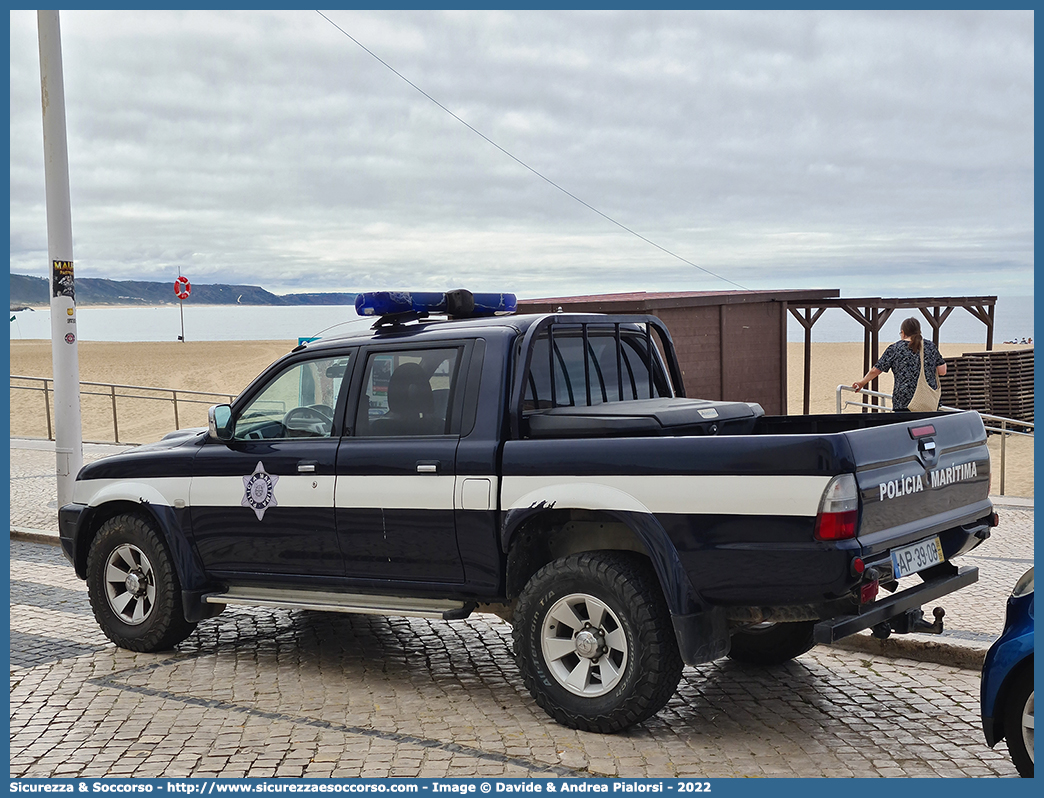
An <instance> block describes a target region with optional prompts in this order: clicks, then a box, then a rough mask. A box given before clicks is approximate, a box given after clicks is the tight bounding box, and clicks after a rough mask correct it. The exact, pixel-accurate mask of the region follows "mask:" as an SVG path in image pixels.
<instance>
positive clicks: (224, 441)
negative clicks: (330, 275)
mask: <svg viewBox="0 0 1044 798" xmlns="http://www.w3.org/2000/svg"><path fill="white" fill-rule="evenodd" d="M364 296H365V295H364ZM465 304H466V303H465ZM465 312H466V311H465ZM424 316H425V314H424V313H423V312H420V313H418V312H414V313H405V314H399V315H391V316H385V317H382V318H380V319H379V320H378V321H377V322H376V324H375V325H374V327H373V328H372V329H369V330H367V331H365V332H363V333H356V334H348V335H344V336H340V337H335V338H328V339H323V340H319V341H315V342H312V343H309V344H306V345H303V346H300V347H298V348H297V349H295V350H294V351H293V352H291V353H289V354H288V355H286V356H285V357H284V358H282V359H281V360H279V361H277V362H276V363H274V364H273V365H272V366H270V367H269V368H268V369H267V370H266V371H265V372H264V373H262V374H261V375H260V376H259V377H258V378H257V379H256V380H255V381H254V382H253V383H251V385H250V386H248V387H247V388H246V390H244V391H243V393H242V394H241V395H240V396H239V397H238V398H237V399H236V400H235V402H233V403H232V404H231V405H218V406H215V407H214V408H211V411H210V427H209V429H205V430H184V431H180V432H176V433H172V434H171V435H169V436H167V438H165V439H164V440H162V441H160V442H158V443H156V444H151V445H148V446H142V447H138V448H137V449H134V450H132V451H130V452H128V453H125V454H121V455H117V456H114V457H109V458H106V459H104V460H101V461H98V462H96V463H92V464H90V465H87V466H85V467H84V468H83V469H82V470H81V472H80V474H79V475H78V477H77V483H76V490H75V494H74V502H73V503H72V504H69V505H66V506H65V507H63V508H61V510H60V514H59V515H60V528H61V538H62V544H63V549H64V551H65V554H66V556H67V557H68V559H69V560H70V561H71V562H72V564H73V565H74V567H75V568H76V572H77V574H78V575H79V576H80V577H81V578H83V579H86V580H87V586H88V591H89V596H90V600H91V605H92V608H93V610H94V614H95V617H96V618H97V620H98V622H99V624H100V626H101V628H102V629H103V630H104V632H105V633H106V635H107V636H108V637H109V638H110V639H111V640H113V641H114V642H115V643H116V644H117V645H119V646H123V647H125V648H130V649H133V650H138V651H155V650H161V649H164V648H170V647H172V646H174V645H176V644H178V643H179V642H181V641H182V640H183V639H185V637H187V636H188V635H189V634H191V632H192V630H193V629H194V627H195V626H196V624H197V623H199V622H201V621H204V620H205V619H206V618H208V617H211V616H213V615H215V614H217V613H218V612H220V611H221V610H222V609H223V608H224V607H225V606H226V605H228V604H247V605H254V606H261V607H264V606H280V607H292V608H307V609H319V610H330V611H339V612H358V613H376V614H388V615H407V616H420V617H428V618H442V619H446V620H450V621H451V620H453V619H459V618H463V617H466V616H467V615H468V614H470V613H471V612H474V611H480V612H495V613H497V614H499V615H501V616H502V617H504V618H505V619H507V620H509V621H510V622H511V623H512V624H513V627H514V639H515V652H516V658H517V662H518V667H519V670H520V672H521V675H522V678H523V679H524V681H525V684H526V686H527V687H528V689H529V690H530V692H531V693H532V695H533V696H534V698H535V699H536V701H537V702H538V704H539V705H540V706H541V707H542V708H543V709H544V710H545V711H546V712H547V713H548V714H549V715H551V716H552V717H553V718H555V720H557V721H559V722H560V723H563V724H565V725H568V726H571V727H574V728H579V729H586V730H591V731H600V732H616V731H620V730H622V729H625V728H627V727H629V726H631V725H633V724H635V723H639V722H641V721H643V720H645V719H646V718H648V717H650V716H652V715H653V714H655V713H656V712H658V711H659V710H660V709H661V708H662V707H663V705H664V704H665V703H666V702H667V701H668V699H669V698H670V697H671V695H672V694H673V692H674V690H675V688H676V687H677V683H678V680H679V678H680V675H681V670H682V667H683V665H684V664H696V663H700V662H707V661H710V660H713V659H716V658H719V657H724V656H730V657H733V658H735V659H738V660H742V661H745V662H750V663H758V664H774V663H779V662H783V661H785V660H788V659H790V658H793V657H796V656H799V655H800V654H802V653H804V652H805V651H807V650H809V649H810V648H811V647H812V646H814V645H815V644H816V643H828V642H832V641H834V640H837V639H839V638H841V637H844V636H846V635H850V634H853V633H855V632H857V631H859V630H862V629H867V628H872V629H873V630H874V634H876V635H878V636H887V635H888V634H890V633H902V632H910V631H941V628H942V623H941V619H937V620H935V621H934V622H933V623H929V622H927V621H925V620H924V619H923V617H922V612H921V606H922V605H923V604H925V603H927V602H929V601H934V600H935V599H937V598H939V597H941V596H943V595H946V594H947V593H950V592H952V591H954V590H957V589H959V588H961V587H963V586H965V585H967V584H970V583H971V582H974V581H975V579H976V578H977V572H976V570H975V569H974V568H970V567H960V568H959V567H957V566H956V565H954V564H953V562H952V561H953V560H954V558H956V557H958V556H959V555H961V554H964V553H966V552H968V551H969V550H971V549H972V548H974V547H975V546H977V545H979V544H980V543H981V542H982V541H983V540H985V539H986V538H988V537H989V534H990V529H991V527H993V526H995V525H996V523H997V519H996V515H995V513H994V511H993V507H992V505H991V504H990V501H989V499H988V494H989V482H990V459H989V453H988V451H987V448H986V433H985V430H984V428H983V424H982V421H981V419H980V418H979V416H978V414H977V413H974V412H964V413H932V414H925V413H920V414H914V413H904V414H883V413H882V414H860V415H847V416H840V415H833V416H795V417H769V416H765V415H764V413H763V412H762V409H761V407H760V406H758V405H757V404H753V403H746V402H723V401H708V400H701V399H690V398H686V397H685V396H684V389H683V386H682V382H681V379H680V375H679V370H678V366H677V360H676V358H675V355H674V348H673V344H672V342H671V338H670V335H669V333H668V331H667V330H666V328H665V327H663V325H662V323H661V322H660V321H659V320H658V319H656V318H654V317H645V316H620V317H612V316H600V315H596V314H572V315H570V314H561V313H560V314H545V315H530V316H500V317H491V316H482V317H477V318H463V319H461V318H457V319H439V320H435V319H430V318H425V317H424ZM418 317H419V318H418Z"/></svg>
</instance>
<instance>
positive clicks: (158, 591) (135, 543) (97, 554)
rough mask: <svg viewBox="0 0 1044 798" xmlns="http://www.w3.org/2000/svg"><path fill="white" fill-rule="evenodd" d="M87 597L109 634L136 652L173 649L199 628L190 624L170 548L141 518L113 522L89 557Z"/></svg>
mask: <svg viewBox="0 0 1044 798" xmlns="http://www.w3.org/2000/svg"><path fill="white" fill-rule="evenodd" d="M87 595H88V597H89V598H90V601H91V609H92V610H93V611H94V617H95V619H96V620H97V621H98V625H99V626H101V629H102V631H103V632H104V633H105V636H106V637H108V638H109V639H110V640H111V641H112V642H113V643H115V644H116V645H118V646H119V647H120V648H126V649H130V650H131V651H164V650H166V649H169V648H173V647H174V646H175V645H177V644H178V643H180V642H181V641H182V640H184V639H185V638H186V637H188V636H189V635H190V634H191V633H192V630H193V629H195V628H196V624H194V623H191V622H189V621H186V620H185V615H184V611H183V610H182V607H181V585H180V584H179V583H178V575H177V573H176V571H175V570H174V564H173V562H172V560H171V558H170V555H169V554H168V553H167V547H166V546H165V545H164V543H163V540H162V539H161V538H160V536H159V534H158V533H157V532H156V530H155V529H154V527H153V526H152V524H151V523H149V522H148V521H146V520H145V519H144V518H141V517H140V516H137V515H117V516H114V517H112V518H110V519H109V520H108V521H106V522H105V523H104V524H102V526H101V529H99V530H98V534H97V535H96V536H95V538H94V541H93V542H92V543H91V548H90V551H89V552H88V554H87Z"/></svg>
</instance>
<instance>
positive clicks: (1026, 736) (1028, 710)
mask: <svg viewBox="0 0 1044 798" xmlns="http://www.w3.org/2000/svg"><path fill="white" fill-rule="evenodd" d="M1033 692H1034V691H1032V690H1031V691H1030V694H1029V698H1027V699H1026V706H1024V707H1023V708H1022V723H1021V724H1020V725H1021V726H1022V742H1023V743H1024V744H1025V746H1026V751H1027V752H1028V753H1029V758H1030V762H1032V761H1033Z"/></svg>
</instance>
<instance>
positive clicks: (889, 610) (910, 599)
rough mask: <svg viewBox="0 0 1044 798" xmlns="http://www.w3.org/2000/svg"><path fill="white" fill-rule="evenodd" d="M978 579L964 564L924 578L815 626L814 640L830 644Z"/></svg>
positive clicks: (974, 569)
mask: <svg viewBox="0 0 1044 798" xmlns="http://www.w3.org/2000/svg"><path fill="white" fill-rule="evenodd" d="M977 581H979V569H978V568H976V567H974V566H970V565H964V566H961V567H960V568H958V569H957V572H956V573H955V574H952V575H949V576H941V577H937V578H935V579H931V580H928V581H926V582H924V583H922V584H920V585H917V586H916V587H910V588H907V589H906V590H900V591H899V592H898V593H894V594H893V595H891V596H889V597H888V598H886V599H883V600H880V601H875V602H873V603H872V604H867V605H866V607H865V609H863V610H862V611H860V612H858V613H856V614H854V615H842V616H840V617H837V618H831V619H829V620H826V621H820V622H819V623H817V624H816V626H815V631H814V634H815V640H816V642H817V643H819V644H824V643H834V642H836V641H838V640H840V639H842V638H844V637H848V636H849V635H854V634H855V633H856V632H861V631H862V630H863V629H869V628H870V627H872V626H876V625H877V624H879V623H884V622H886V621H889V620H891V619H892V618H895V617H897V616H899V615H902V614H903V613H904V612H906V611H907V610H910V609H917V608H919V607H920V606H921V605H922V604H924V603H926V602H929V601H934V600H935V599H937V598H940V597H942V596H945V595H947V594H948V593H953V592H954V591H956V590H960V589H961V588H962V587H967V586H968V585H971V584H974V583H975V582H977Z"/></svg>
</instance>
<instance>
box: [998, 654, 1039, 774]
mask: <svg viewBox="0 0 1044 798" xmlns="http://www.w3.org/2000/svg"><path fill="white" fill-rule="evenodd" d="M1004 737H1005V739H1006V740H1007V741H1008V752H1009V753H1010V754H1011V761H1012V762H1014V763H1015V769H1016V770H1017V771H1019V775H1020V776H1022V777H1023V778H1026V779H1032V778H1033V668H1032V667H1030V668H1024V669H1023V670H1022V672H1021V673H1020V674H1019V675H1018V676H1017V677H1016V678H1015V681H1014V682H1012V685H1011V689H1010V690H1009V691H1008V698H1007V700H1006V701H1005V702H1004Z"/></svg>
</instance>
